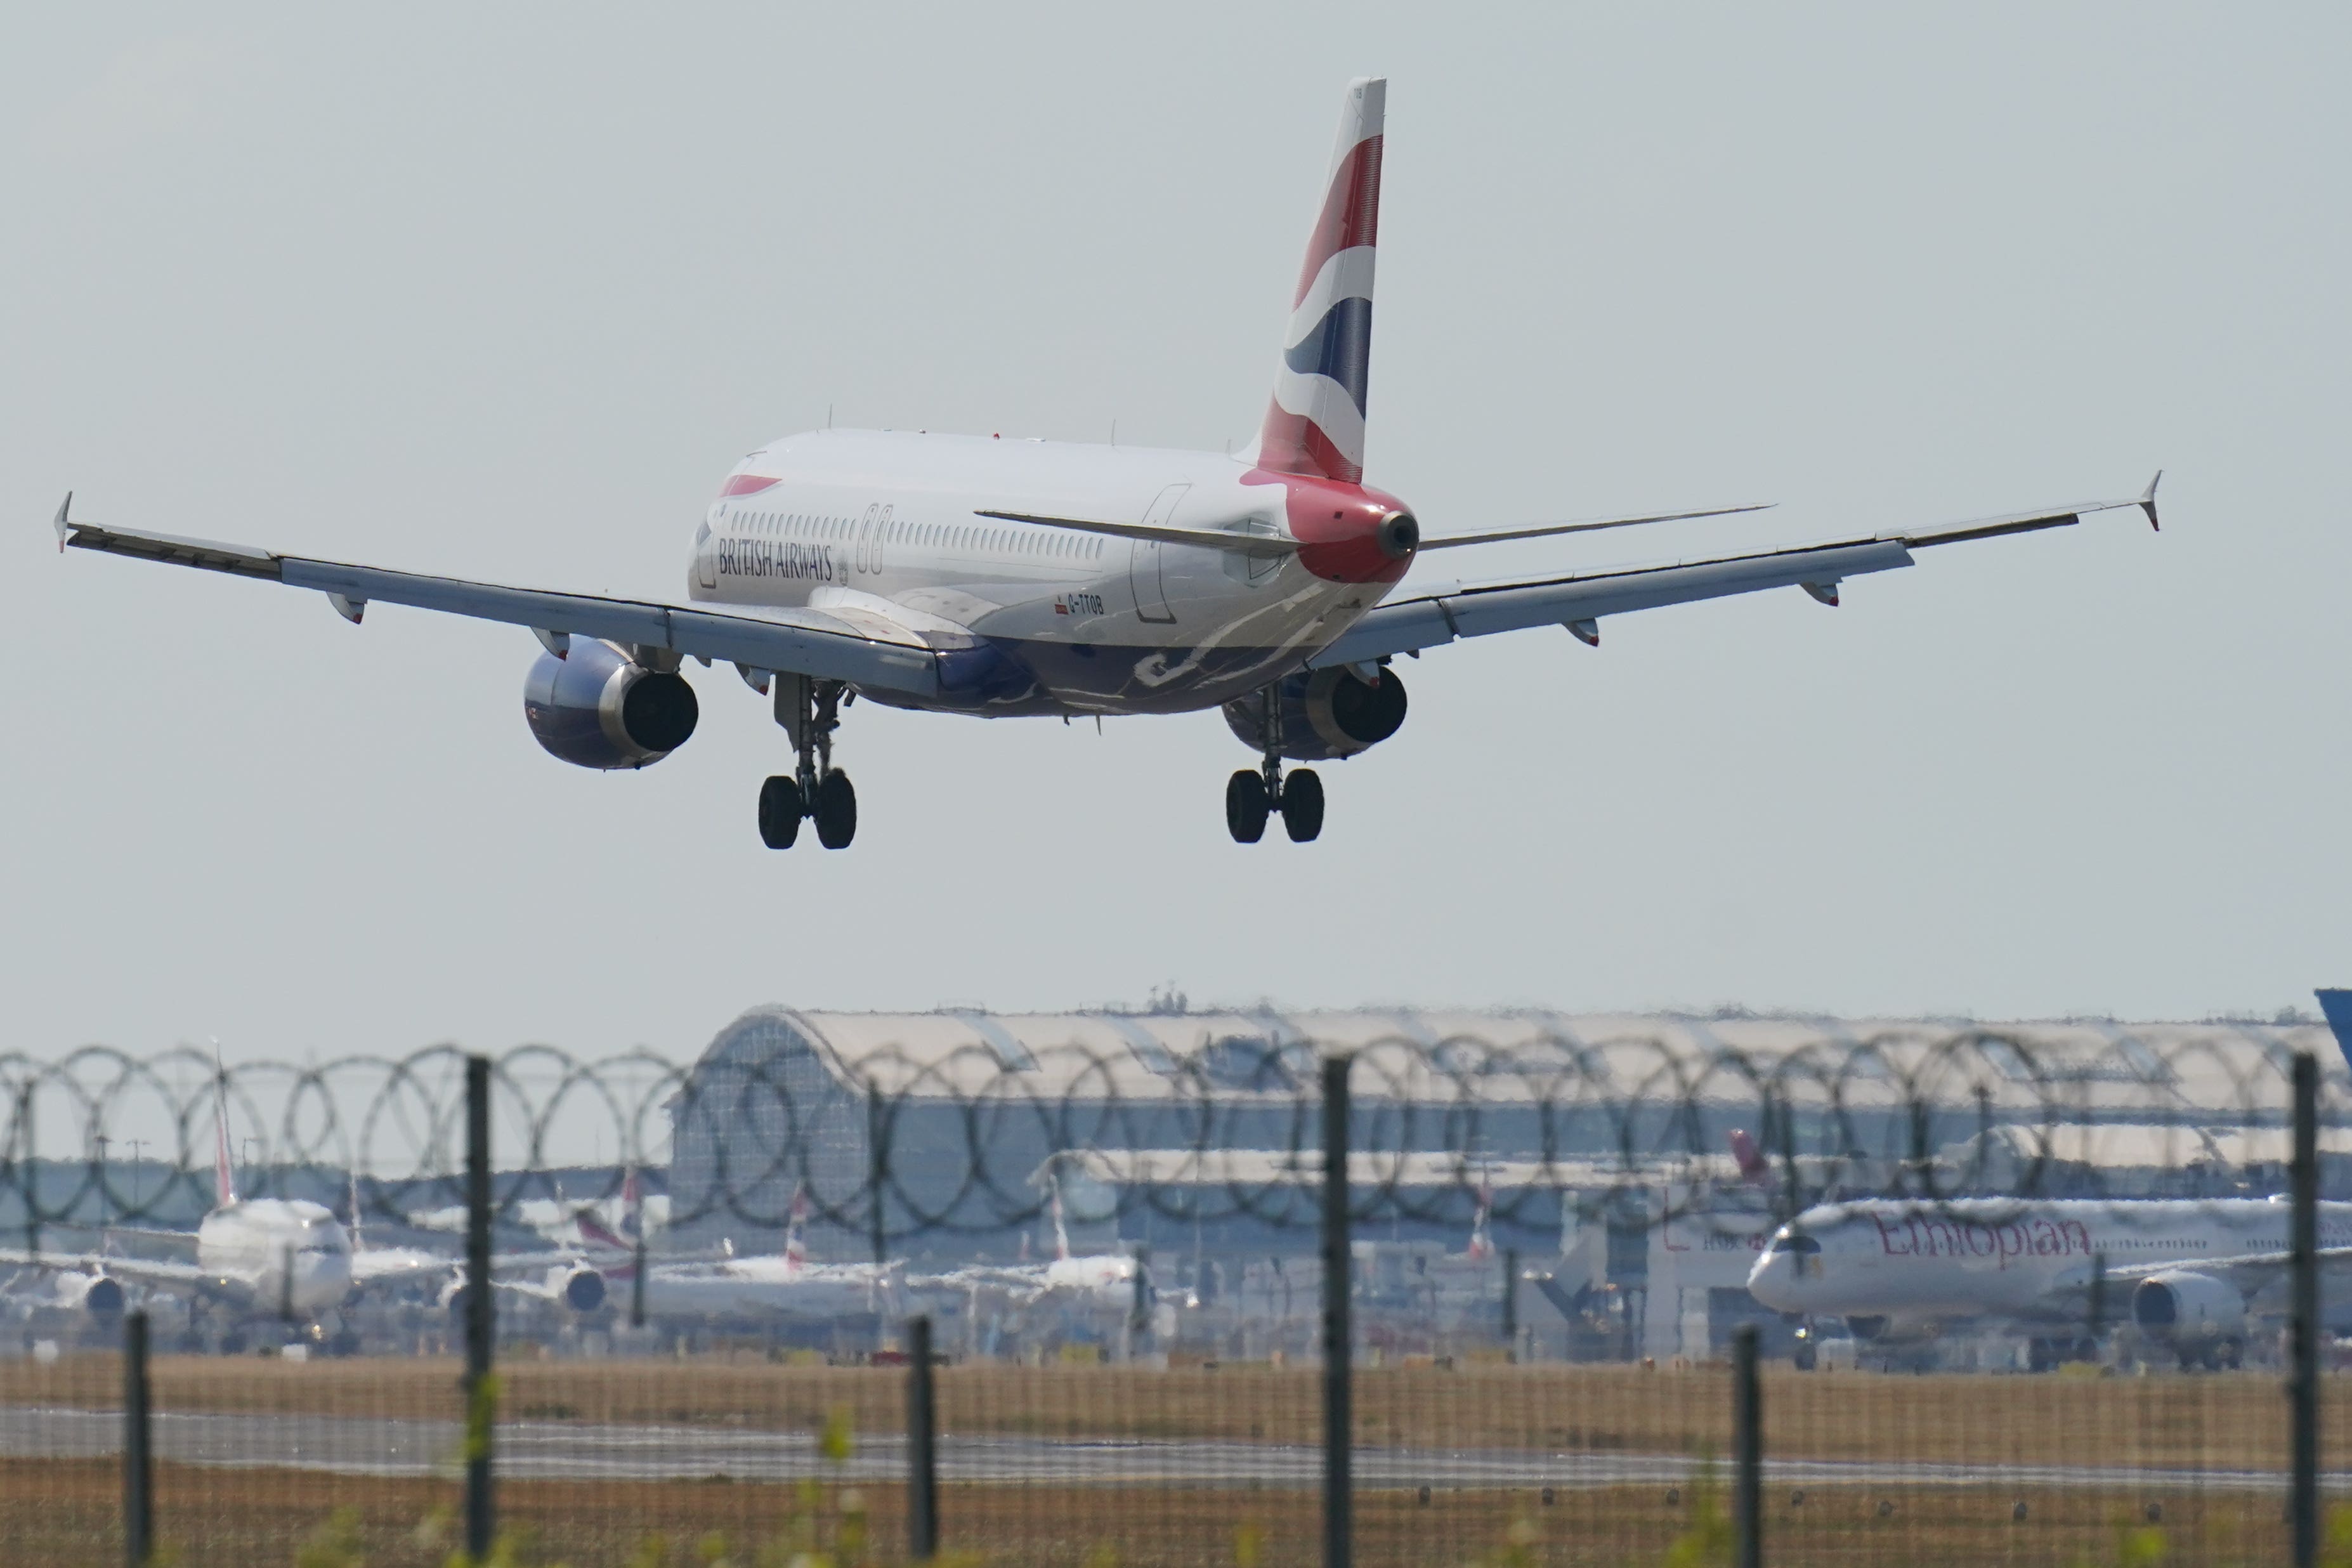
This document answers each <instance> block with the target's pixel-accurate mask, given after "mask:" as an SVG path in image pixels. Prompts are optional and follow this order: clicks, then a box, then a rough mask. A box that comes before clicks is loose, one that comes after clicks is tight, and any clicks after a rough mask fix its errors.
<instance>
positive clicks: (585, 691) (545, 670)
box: [522, 637, 701, 768]
mask: <svg viewBox="0 0 2352 1568" xmlns="http://www.w3.org/2000/svg"><path fill="white" fill-rule="evenodd" d="M522 712H523V717H524V719H525V720H527V721H529V722H530V732H531V734H532V735H533V736H534V737H535V738H537V740H538V742H539V743H540V744H541V746H544V747H545V748H546V749H547V752H548V754H549V755H551V756H553V757H558V758H561V759H562V760H563V761H564V762H567V763H573V764H574V765H576V766H579V767H583V768H642V767H644V766H646V764H648V763H657V762H660V761H661V760H662V759H663V758H664V757H666V756H668V755H669V754H670V753H671V752H675V751H677V749H678V748H679V747H680V746H683V745H684V744H686V742H687V739H688V737H689V736H691V735H692V734H693V733H694V724H695V721H696V719H698V717H700V713H701V710H700V708H699V707H698V705H697V703H696V702H695V700H694V688H693V687H691V686H688V684H687V683H686V679H685V677H683V676H680V675H677V674H673V673H667V672H665V671H662V670H656V669H647V668H646V667H645V666H644V665H642V664H639V663H637V662H635V660H634V659H631V658H628V657H627V656H626V655H625V654H624V653H622V652H621V650H620V649H618V648H616V647H614V646H613V645H612V644H610V643H604V642H598V641H596V640H594V639H593V638H591V637H573V638H572V641H571V647H570V649H569V650H568V652H567V654H566V655H565V657H563V658H557V657H556V656H555V655H554V654H552V653H543V654H541V655H540V656H539V661H538V662H537V663H536V664H533V665H532V666H531V667H530V676H529V677H528V678H526V679H524V681H523V684H522Z"/></svg>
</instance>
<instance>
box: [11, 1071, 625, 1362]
mask: <svg viewBox="0 0 2352 1568" xmlns="http://www.w3.org/2000/svg"><path fill="white" fill-rule="evenodd" d="M216 1070H217V1068H216ZM221 1081H222V1082H223V1083H224V1084H226V1074H223V1075H222V1079H221ZM214 1139H215V1145H214V1152H213V1191H214V1194H215V1204H214V1206H213V1208H212V1209H211V1210H210V1211H209V1212H208V1213H206V1214H205V1216H204V1218H203V1219H202V1220H201V1221H200V1222H198V1224H197V1226H196V1228H195V1229H194V1231H175V1230H156V1229H143V1228H136V1227H131V1226H110V1227H109V1229H108V1233H107V1234H108V1236H109V1237H110V1239H111V1238H122V1237H131V1238H142V1239H146V1240H150V1241H158V1242H163V1243H168V1244H172V1245H174V1246H190V1247H193V1248H194V1261H186V1260H184V1259H181V1258H135V1257H129V1256H125V1255H123V1254H121V1253H119V1252H117V1251H114V1250H111V1249H110V1248H105V1249H101V1250H99V1251H95V1252H47V1251H42V1252H31V1251H26V1250H22V1249H16V1248H8V1249H0V1267H9V1266H13V1267H15V1268H17V1269H18V1270H19V1271H20V1275H19V1278H20V1279H21V1278H22V1277H23V1276H24V1275H27V1274H28V1275H30V1276H31V1277H32V1278H33V1279H36V1280H43V1281H46V1282H47V1289H46V1291H43V1290H41V1289H35V1290H34V1291H31V1292H26V1291H22V1290H12V1294H13V1295H14V1296H15V1297H16V1300H17V1302H18V1304H20V1305H22V1304H26V1303H30V1304H33V1305H36V1306H43V1307H51V1308H66V1309H68V1310H79V1311H80V1312H82V1313H86V1314H87V1315H88V1316H89V1319H90V1320H91V1321H93V1322H95V1323H97V1324H100V1325H101V1326H105V1325H110V1324H111V1323H112V1322H113V1321H117V1320H118V1319H119V1318H120V1316H121V1312H122V1310H123V1308H124V1307H125V1305H126V1304H127V1295H126V1287H138V1288H142V1289H149V1290H153V1291H157V1292H162V1293H167V1294H169V1295H170V1296H171V1297H173V1299H175V1300H180V1301H184V1302H185V1303H186V1304H187V1305H188V1307H189V1309H190V1319H191V1321H190V1329H191V1331H192V1333H193V1331H194V1320H195V1318H196V1317H197V1315H199V1314H202V1315H205V1316H208V1317H211V1316H216V1317H218V1318H220V1319H223V1320H225V1321H224V1323H223V1326H222V1330H221V1333H220V1336H219V1344H220V1347H221V1348H222V1349H223V1350H225V1351H228V1352H236V1351H238V1350H241V1349H243V1348H244V1346H245V1344H246V1342H247V1337H248V1335H249V1334H250V1333H251V1331H253V1330H254V1328H255V1327H256V1326H257V1324H260V1323H263V1322H265V1321H275V1322H276V1323H277V1324H278V1326H280V1327H281V1328H284V1329H288V1330H291V1331H294V1332H296V1333H298V1334H299V1335H301V1336H302V1337H303V1338H305V1339H307V1340H310V1341H311V1342H317V1343H320V1344H322V1345H326V1346H329V1347H331V1348H333V1349H336V1350H338V1351H348V1350H351V1349H352V1348H354V1341H353V1339H352V1335H351V1333H350V1331H349V1330H348V1328H347V1327H346V1326H345V1324H344V1322H343V1321H342V1317H341V1309H343V1308H344V1307H346V1306H349V1305H350V1304H351V1303H352V1300H353V1298H354V1297H355V1296H356V1295H357V1294H358V1293H360V1292H362V1291H365V1290H370V1289H390V1288H394V1287H398V1286H401V1285H415V1286H416V1287H418V1288H420V1289H425V1290H428V1291H432V1292H435V1293H436V1295H437V1298H438V1300H440V1301H441V1302H442V1303H443V1304H444V1305H446V1306H448V1307H450V1308H451V1309H452V1310H458V1309H459V1308H461V1307H462V1303H463V1300H464V1292H465V1278H464V1268H465V1265H464V1260H463V1259H462V1258H452V1257H446V1256H444V1255H442V1254H439V1253H435V1252H428V1251H425V1250H424V1249H422V1248H418V1247H368V1246H366V1245H365V1244H364V1239H363V1237H362V1233H361V1230H360V1223H359V1222H360V1206H359V1184H358V1179H357V1177H356V1176H353V1177H352V1185H351V1197H352V1227H351V1228H350V1229H349V1230H346V1229H345V1228H344V1226H343V1225H342V1223H341V1221H339V1220H337V1219H336V1218H335V1215H334V1213H333V1211H332V1210H331V1209H329V1208H328V1207H327V1206H326V1205H323V1204H317V1203H312V1202H310V1200H308V1199H305V1198H244V1197H240V1196H239V1195H238V1194H237V1190H236V1171H235V1168H234V1167H233V1166H232V1165H231V1163H230V1161H229V1134H228V1097H227V1094H226V1090H225V1089H224V1091H223V1092H222V1093H221V1094H220V1096H219V1098H218V1101H217V1104H216V1106H215V1115H214ZM491 1268H492V1269H493V1270H494V1271H495V1272H494V1275H493V1278H494V1279H495V1280H496V1282H497V1283H498V1284H499V1286H500V1287H501V1288H505V1289H517V1290H520V1291H522V1292H525V1293H527V1294H531V1295H535V1296H541V1297H544V1298H546V1299H548V1300H554V1301H557V1302H560V1303H561V1304H562V1305H563V1306H565V1307H567V1308H568V1309H570V1310H572V1311H575V1312H587V1311H593V1310H595V1309H596V1308H597V1307H598V1306H600V1305H602V1304H603V1302H604V1277H603V1274H602V1273H601V1271H600V1270H599V1269H598V1268H596V1267H595V1266H594V1265H593V1264H592V1263H591V1262H589V1261H588V1260H587V1259H586V1258H583V1257H580V1256H579V1255H578V1254H577V1253H576V1252H570V1253H553V1252H550V1253H513V1252H501V1253H498V1254H495V1255H493V1257H492V1258H491ZM499 1275H505V1276H509V1278H508V1279H498V1276H499Z"/></svg>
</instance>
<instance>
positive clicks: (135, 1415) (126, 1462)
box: [122, 1308, 155, 1568]
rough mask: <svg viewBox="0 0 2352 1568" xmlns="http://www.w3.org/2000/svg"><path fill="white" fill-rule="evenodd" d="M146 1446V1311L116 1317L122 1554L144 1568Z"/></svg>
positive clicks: (150, 1497)
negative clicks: (118, 1319) (119, 1350)
mask: <svg viewBox="0 0 2352 1568" xmlns="http://www.w3.org/2000/svg"><path fill="white" fill-rule="evenodd" d="M150 1453H151V1450H150V1449H149V1447H148V1444H147V1312H146V1310H145V1309H144V1308H142V1309H141V1310H138V1311H135V1312H127V1313H125V1314H123V1319H122V1555H123V1559H124V1561H126V1562H128V1563H130V1564H131V1568H147V1560H148V1559H149V1558H150V1557H152V1556H153V1555H154V1552H155V1503H154V1499H155V1493H154V1479H155V1474H154V1464H153V1462H152V1458H150Z"/></svg>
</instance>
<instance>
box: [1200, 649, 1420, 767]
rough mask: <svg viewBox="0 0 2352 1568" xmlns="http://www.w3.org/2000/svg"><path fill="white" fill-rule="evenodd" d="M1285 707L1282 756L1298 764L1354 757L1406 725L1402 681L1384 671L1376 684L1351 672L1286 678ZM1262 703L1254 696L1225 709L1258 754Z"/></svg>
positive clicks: (1315, 671) (1228, 722) (1309, 673)
mask: <svg viewBox="0 0 2352 1568" xmlns="http://www.w3.org/2000/svg"><path fill="white" fill-rule="evenodd" d="M1279 690H1280V692H1281V703H1282V754H1283V755H1284V756H1286V757H1288V758H1290V759H1291V760H1292V761H1294V762H1300V763H1322V762H1329V761H1331V760H1332V759H1333V758H1337V757H1352V756H1354V755H1355V754H1356V753H1357V752H1360V751H1363V750H1365V749H1366V748H1367V747H1370V746H1377V745H1379V744H1380V743H1381V742H1382V741H1385V740H1387V739H1388V738H1389V737H1390V736H1391V735H1393V734H1395V733H1396V732H1397V729H1398V727H1399V726H1400V725H1402V724H1403V722H1404V680H1403V679H1402V677H1400V676H1399V675H1398V674H1397V672H1396V671H1395V670H1392V669H1382V670H1381V671H1380V679H1378V680H1377V681H1372V680H1366V679H1364V678H1363V677H1362V676H1360V675H1358V674H1357V673H1356V672H1355V670H1354V669H1352V668H1340V669H1310V670H1308V671H1307V672H1306V673H1304V674H1301V675H1292V676H1286V677H1285V678H1284V679H1283V681H1282V684H1281V686H1280V687H1279ZM1261 709H1262V700H1261V699H1260V698H1259V697H1258V695H1257V694H1256V693H1255V692H1253V693H1252V694H1250V695H1249V696H1247V697H1236V698H1234V700H1232V701H1231V702H1228V703H1226V704H1225V707H1224V714H1225V723H1226V725H1227V726H1228V727H1229V728H1230V729H1232V731H1233V732H1234V734H1235V735H1237V736H1239V737H1240V738H1241V742H1242V744H1244V745H1245V746H1247V747H1249V748H1250V749H1251V750H1253V751H1255V750H1257V749H1258V747H1259V745H1260V744H1261V742H1260V741H1259V739H1258V727H1259V720H1260V716H1261Z"/></svg>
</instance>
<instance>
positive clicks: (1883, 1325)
mask: <svg viewBox="0 0 2352 1568" xmlns="http://www.w3.org/2000/svg"><path fill="white" fill-rule="evenodd" d="M1845 1331H1846V1332H1847V1333H1849V1334H1852V1335H1853V1341H1854V1343H1856V1344H1863V1345H1875V1346H1880V1347H1883V1348H1886V1349H1893V1348H1895V1347H1896V1346H1902V1345H1920V1344H1926V1343H1927V1342H1928V1341H1930V1340H1933V1339H1936V1338H1937V1337H1939V1336H1940V1335H1941V1334H1942V1333H1943V1331H1944V1325H1943V1324H1941V1323H1939V1322H1937V1321H1936V1320H1935V1319H1933V1318H1889V1317H1886V1316H1884V1315H1881V1314H1874V1315H1872V1316H1869V1317H1849V1318H1847V1319H1846V1321H1845Z"/></svg>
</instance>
